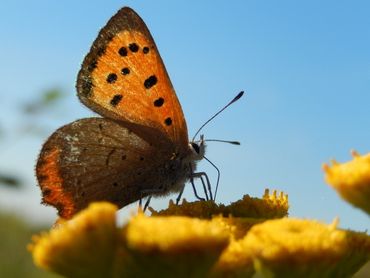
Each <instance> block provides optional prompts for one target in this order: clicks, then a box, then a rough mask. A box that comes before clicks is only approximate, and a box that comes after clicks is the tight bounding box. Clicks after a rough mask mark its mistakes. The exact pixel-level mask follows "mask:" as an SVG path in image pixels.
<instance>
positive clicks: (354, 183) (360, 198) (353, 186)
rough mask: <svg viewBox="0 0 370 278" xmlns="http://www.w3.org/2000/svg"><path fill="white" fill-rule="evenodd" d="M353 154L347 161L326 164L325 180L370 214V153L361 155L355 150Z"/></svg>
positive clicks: (343, 196) (345, 197) (353, 203)
mask: <svg viewBox="0 0 370 278" xmlns="http://www.w3.org/2000/svg"><path fill="white" fill-rule="evenodd" d="M352 156H353V160H352V161H349V162H347V163H342V164H340V163H338V162H336V161H334V160H333V161H332V166H329V165H328V164H324V165H323V169H324V171H325V174H326V175H325V180H326V182H327V183H328V184H330V185H331V186H332V187H333V188H334V189H335V190H337V191H338V193H339V195H340V196H341V197H342V198H343V199H345V200H346V201H348V202H350V203H351V204H352V205H354V206H356V207H359V208H361V209H363V210H364V211H366V212H367V213H368V214H370V153H369V154H367V155H363V156H360V155H359V154H358V153H357V152H355V151H353V152H352Z"/></svg>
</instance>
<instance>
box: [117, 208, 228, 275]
mask: <svg viewBox="0 0 370 278" xmlns="http://www.w3.org/2000/svg"><path fill="white" fill-rule="evenodd" d="M124 237H125V239H126V244H127V248H128V249H129V250H130V253H131V255H132V256H133V258H134V260H132V263H131V264H130V265H127V266H126V269H125V270H122V272H121V273H125V274H126V275H125V276H124V277H204V276H206V274H207V273H208V272H209V270H210V269H211V267H212V266H213V264H214V263H215V262H216V261H217V259H218V257H219V255H220V254H221V252H222V250H223V249H224V248H225V247H226V246H227V244H228V242H229V232H228V231H227V229H225V228H224V227H222V226H221V225H218V224H217V223H213V222H212V221H209V220H201V219H197V218H189V217H183V216H169V217H146V216H144V215H138V216H136V217H134V218H132V219H131V220H130V222H129V223H128V225H127V227H126V228H125V229H124Z"/></svg>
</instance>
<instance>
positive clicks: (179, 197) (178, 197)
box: [176, 186, 185, 206]
mask: <svg viewBox="0 0 370 278" xmlns="http://www.w3.org/2000/svg"><path fill="white" fill-rule="evenodd" d="M184 188H185V186H183V187H182V189H181V191H180V193H179V195H178V196H177V198H176V206H177V205H178V204H179V203H180V200H181V196H182V193H184Z"/></svg>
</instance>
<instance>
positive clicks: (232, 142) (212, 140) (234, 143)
mask: <svg viewBox="0 0 370 278" xmlns="http://www.w3.org/2000/svg"><path fill="white" fill-rule="evenodd" d="M204 142H221V143H228V144H233V145H240V142H239V141H229V140H219V139H206V140H204Z"/></svg>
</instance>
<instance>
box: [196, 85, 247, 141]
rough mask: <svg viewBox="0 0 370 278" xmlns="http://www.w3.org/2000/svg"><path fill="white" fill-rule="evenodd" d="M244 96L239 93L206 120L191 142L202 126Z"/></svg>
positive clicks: (242, 92)
mask: <svg viewBox="0 0 370 278" xmlns="http://www.w3.org/2000/svg"><path fill="white" fill-rule="evenodd" d="M243 94H244V91H241V92H240V93H239V94H237V96H236V97H234V98H233V99H232V100H231V101H230V102H229V103H228V104H226V105H225V106H224V107H223V108H222V109H221V110H220V111H218V112H217V113H216V114H214V115H213V116H212V117H211V118H209V119H208V121H206V122H205V123H204V124H203V125H202V126H201V127H200V128H199V129H198V131H197V132H196V133H195V135H194V137H193V139H192V140H191V141H194V139H195V137H196V136H197V135H198V134H199V132H200V131H201V130H202V128H203V127H204V126H206V125H207V124H208V123H209V122H210V121H212V120H213V119H214V118H215V117H216V116H217V115H218V114H220V113H221V112H222V111H224V110H225V109H226V108H227V107H229V106H230V105H231V104H233V103H234V102H235V101H237V100H238V99H240V98H241V97H242V96H243Z"/></svg>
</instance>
